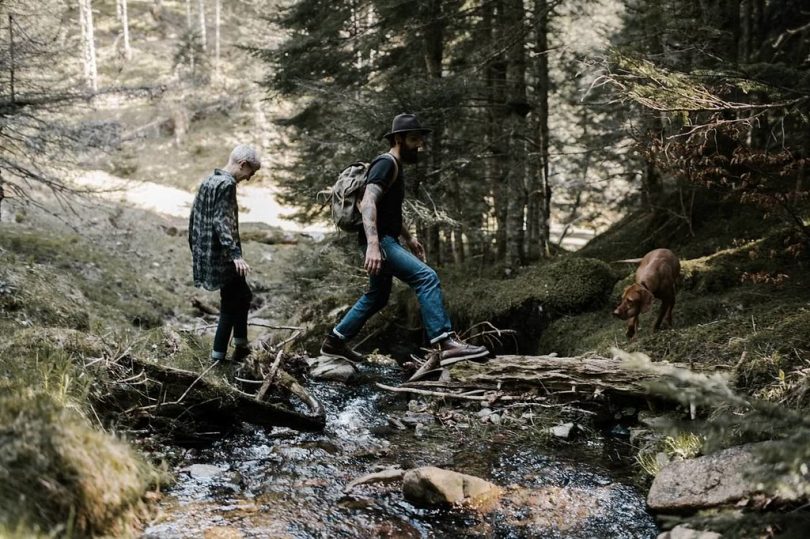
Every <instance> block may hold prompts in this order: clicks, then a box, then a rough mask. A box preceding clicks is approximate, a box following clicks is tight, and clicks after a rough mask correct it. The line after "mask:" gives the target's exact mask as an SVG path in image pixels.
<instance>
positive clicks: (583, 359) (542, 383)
mask: <svg viewBox="0 0 810 539" xmlns="http://www.w3.org/2000/svg"><path fill="white" fill-rule="evenodd" d="M680 366H682V367H686V366H685V365H680ZM657 379H658V375H656V374H654V373H647V372H643V371H638V370H631V369H628V368H627V367H626V366H625V365H623V362H622V360H621V359H610V358H604V357H598V356H580V357H555V356H498V357H497V358H494V359H491V360H489V361H488V362H486V363H473V362H470V361H465V362H461V363H457V364H455V365H453V366H452V368H451V369H450V380H449V381H447V382H414V383H411V384H403V385H404V386H411V387H446V388H468V389H469V388H480V389H488V390H501V391H504V392H518V391H537V390H540V391H541V392H544V393H546V394H549V395H552V394H553V395H560V396H562V395H564V394H575V395H576V396H579V397H581V396H583V395H595V394H596V395H598V394H611V395H622V396H628V397H647V396H648V395H649V391H648V390H647V386H648V384H649V383H651V382H654V381H656V380H657Z"/></svg>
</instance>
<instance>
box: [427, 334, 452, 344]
mask: <svg viewBox="0 0 810 539" xmlns="http://www.w3.org/2000/svg"><path fill="white" fill-rule="evenodd" d="M449 336H450V334H449V333H447V332H446V331H445V332H444V333H442V334H441V335H437V336H436V337H433V338H432V339H430V344H436V343H437V342H441V341H443V340H445V339H446V338H447V337H449Z"/></svg>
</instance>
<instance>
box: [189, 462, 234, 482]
mask: <svg viewBox="0 0 810 539" xmlns="http://www.w3.org/2000/svg"><path fill="white" fill-rule="evenodd" d="M180 471H181V472H187V473H188V474H189V475H190V476H191V477H193V478H194V479H212V478H214V477H216V476H218V475H222V474H223V473H224V472H225V470H222V469H220V468H218V467H216V466H212V465H211V464H192V465H191V466H187V467H185V468H182V469H181V470H180Z"/></svg>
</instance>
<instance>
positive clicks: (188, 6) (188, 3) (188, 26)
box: [186, 0, 192, 30]
mask: <svg viewBox="0 0 810 539" xmlns="http://www.w3.org/2000/svg"><path fill="white" fill-rule="evenodd" d="M191 28H192V25H191V0H186V29H188V30H191Z"/></svg>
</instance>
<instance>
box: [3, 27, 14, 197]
mask: <svg viewBox="0 0 810 539" xmlns="http://www.w3.org/2000/svg"><path fill="white" fill-rule="evenodd" d="M8 59H9V62H8V83H9V92H10V99H9V101H11V103H14V101H15V100H16V97H15V95H14V16H13V15H12V14H11V13H9V14H8ZM0 189H2V186H0ZM0 193H1V192H0ZM0 199H2V196H0Z"/></svg>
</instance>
